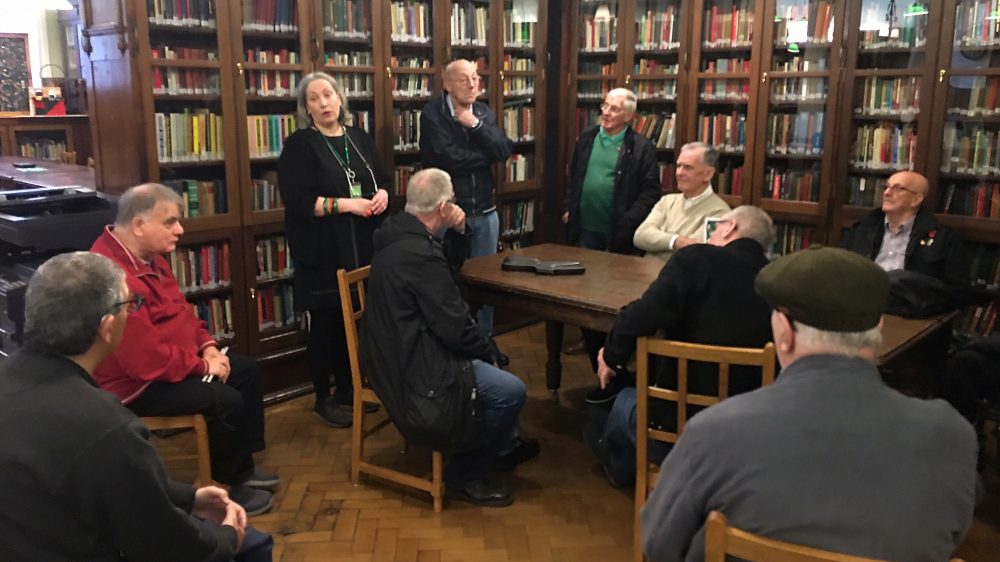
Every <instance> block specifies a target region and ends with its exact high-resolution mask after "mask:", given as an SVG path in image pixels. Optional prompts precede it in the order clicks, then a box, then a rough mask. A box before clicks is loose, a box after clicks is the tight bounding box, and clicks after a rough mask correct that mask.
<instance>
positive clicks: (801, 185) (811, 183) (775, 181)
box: [764, 164, 820, 202]
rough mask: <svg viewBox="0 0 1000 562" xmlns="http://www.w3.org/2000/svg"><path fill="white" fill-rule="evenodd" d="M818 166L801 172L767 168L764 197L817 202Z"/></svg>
mask: <svg viewBox="0 0 1000 562" xmlns="http://www.w3.org/2000/svg"><path fill="white" fill-rule="evenodd" d="M819 175H820V174H819V164H815V165H814V166H812V167H810V168H807V169H804V170H801V169H790V168H785V169H781V168H768V169H767V170H765V171H764V185H765V186H767V187H765V190H764V195H766V196H769V197H770V198H771V199H780V200H784V201H813V202H817V201H819Z"/></svg>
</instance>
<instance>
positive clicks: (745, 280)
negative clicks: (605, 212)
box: [584, 205, 774, 487]
mask: <svg viewBox="0 0 1000 562" xmlns="http://www.w3.org/2000/svg"><path fill="white" fill-rule="evenodd" d="M773 231H774V227H773V224H772V222H771V218H770V217H768V215H767V213H765V212H764V211H762V210H761V209H759V208H757V207H753V206H749V205H744V206H742V207H737V208H736V209H733V210H732V211H730V212H729V213H727V214H725V215H723V217H722V219H721V221H720V223H719V225H718V227H717V228H716V229H715V231H714V232H713V233H712V236H711V238H709V241H708V244H695V245H692V246H687V247H684V248H682V249H680V250H678V251H677V252H676V253H675V254H674V256H673V258H671V260H670V261H669V262H667V264H666V265H665V266H664V267H663V269H662V270H661V271H660V275H659V276H658V277H657V278H656V280H655V281H653V283H652V284H651V285H650V286H649V288H648V289H646V292H645V293H643V295H642V297H641V298H639V300H636V301H633V302H632V303H631V304H629V305H628V306H626V307H625V308H623V309H622V311H621V313H620V314H619V315H618V318H617V319H616V320H615V324H614V326H613V327H612V328H611V332H609V333H608V339H607V342H606V343H605V346H604V348H603V349H601V350H600V353H599V354H598V372H597V374H598V377H599V379H600V383H601V387H602V388H603V387H604V386H606V385H607V384H608V382H609V381H610V380H611V379H612V378H613V377H615V376H616V373H622V374H621V375H618V376H626V375H625V365H626V363H627V362H628V360H629V358H630V357H631V356H632V354H633V353H634V352H635V344H636V339H638V338H639V337H640V336H652V335H653V334H655V333H657V332H659V331H662V332H663V334H662V337H665V338H667V339H672V340H678V341H684V342H691V343H702V344H712V345H725V346H738V347H763V346H764V344H766V343H767V342H768V341H770V340H771V325H770V308H769V307H768V305H767V303H766V302H765V301H764V299H762V298H761V297H760V295H758V294H757V293H756V292H755V291H754V285H753V283H754V278H755V277H756V276H757V273H758V272H759V271H760V270H761V269H762V268H763V267H764V266H765V265H767V256H765V255H764V249H765V248H769V247H770V245H771V240H772V238H773ZM716 371H717V369H715V368H714V367H712V366H710V365H706V364H698V363H692V364H691V367H690V371H689V381H688V387H689V388H690V389H691V391H692V392H697V393H714V392H715V386H716V384H717V383H716V380H717V379H716V374H715V373H716ZM740 371H741V370H739V369H737V368H736V367H734V368H733V372H732V374H731V377H730V385H729V394H730V396H732V395H735V394H739V393H741V392H747V391H749V390H753V389H754V388H758V387H759V386H760V381H761V377H760V371H759V370H751V372H740ZM656 373H657V374H656V384H657V385H658V386H661V387H664V388H673V389H676V388H677V365H676V362H668V361H666V360H661V361H659V362H657V364H656ZM635 405H636V394H635V388H634V387H629V388H625V389H623V390H622V391H621V392H619V393H618V396H617V397H616V398H615V402H614V405H613V406H612V407H611V413H610V415H609V416H608V419H607V422H606V423H605V424H604V426H603V427H595V426H594V425H593V424H590V425H588V426H587V427H585V428H584V439H585V440H586V441H587V445H589V446H590V448H591V450H592V451H593V452H594V454H596V455H597V457H598V459H599V460H600V461H601V465H602V467H603V468H604V472H605V475H606V476H607V477H608V481H609V482H610V483H611V485H612V486H615V487H623V486H627V485H628V484H630V483H631V482H632V481H633V480H634V479H635V461H636V459H635V438H636V426H635ZM670 405H671V406H674V405H673V404H670ZM690 411H691V410H689V412H690ZM676 416H677V414H676V407H674V408H673V409H672V411H671V409H669V408H664V409H663V410H657V411H654V412H653V413H652V415H651V417H650V422H651V424H652V425H656V426H659V427H661V428H663V429H665V430H667V431H675V425H676V419H677V417H676ZM660 445H662V444H660ZM667 451H668V449H666V448H664V447H662V446H651V447H650V461H652V462H656V463H659V462H660V461H662V460H663V457H664V456H665V455H666V453H667Z"/></svg>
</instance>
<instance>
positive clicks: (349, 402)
mask: <svg viewBox="0 0 1000 562" xmlns="http://www.w3.org/2000/svg"><path fill="white" fill-rule="evenodd" d="M333 400H334V402H336V403H337V405H338V406H344V407H346V408H347V409H348V410H352V409H354V397H353V396H348V397H347V398H341V397H340V396H337V395H336V394H334V396H333ZM364 405H365V413H366V414H374V413H375V412H377V411H378V408H379V405H378V404H376V403H374V402H364Z"/></svg>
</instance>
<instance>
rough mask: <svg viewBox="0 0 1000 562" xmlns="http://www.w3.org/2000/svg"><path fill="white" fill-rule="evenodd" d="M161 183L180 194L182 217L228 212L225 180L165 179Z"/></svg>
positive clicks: (207, 215) (227, 194) (206, 215)
mask: <svg viewBox="0 0 1000 562" xmlns="http://www.w3.org/2000/svg"><path fill="white" fill-rule="evenodd" d="M162 183H163V185H165V186H167V187H169V188H170V189H173V190H174V191H175V192H177V194H178V195H180V196H181V214H182V215H183V216H184V217H189V218H197V217H209V216H213V215H221V214H225V213H228V212H229V193H228V192H227V191H226V180H223V179H217V180H196V179H166V180H162Z"/></svg>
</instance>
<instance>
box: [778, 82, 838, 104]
mask: <svg viewBox="0 0 1000 562" xmlns="http://www.w3.org/2000/svg"><path fill="white" fill-rule="evenodd" d="M827 82H828V81H827V79H826V78H777V79H775V80H773V81H771V101H772V102H779V103H780V102H804V101H809V102H823V101H826V93H827Z"/></svg>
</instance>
